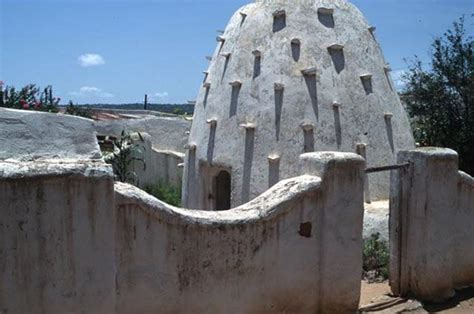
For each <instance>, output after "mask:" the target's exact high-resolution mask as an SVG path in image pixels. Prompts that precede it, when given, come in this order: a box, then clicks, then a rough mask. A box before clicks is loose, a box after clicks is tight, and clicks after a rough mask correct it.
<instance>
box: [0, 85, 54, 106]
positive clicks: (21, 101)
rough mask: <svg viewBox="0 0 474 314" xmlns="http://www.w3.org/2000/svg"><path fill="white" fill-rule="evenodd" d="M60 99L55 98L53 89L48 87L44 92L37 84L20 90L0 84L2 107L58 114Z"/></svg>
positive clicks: (0, 102) (0, 103)
mask: <svg viewBox="0 0 474 314" xmlns="http://www.w3.org/2000/svg"><path fill="white" fill-rule="evenodd" d="M60 101H61V99H60V98H56V97H53V88H52V87H51V86H48V87H46V88H45V89H44V90H43V91H41V89H40V88H39V87H37V86H36V85H35V84H29V85H26V86H25V87H23V88H22V89H20V90H17V89H16V88H15V87H11V86H5V87H3V82H1V83H0V107H6V108H13V109H23V110H36V111H46V112H58V111H59V110H58V105H59V102H60Z"/></svg>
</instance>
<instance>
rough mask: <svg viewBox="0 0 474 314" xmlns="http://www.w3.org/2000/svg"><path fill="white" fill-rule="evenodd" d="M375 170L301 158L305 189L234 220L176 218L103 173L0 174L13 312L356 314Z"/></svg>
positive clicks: (294, 186) (295, 184)
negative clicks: (367, 182) (368, 183)
mask: <svg viewBox="0 0 474 314" xmlns="http://www.w3.org/2000/svg"><path fill="white" fill-rule="evenodd" d="M364 168H365V162H364V160H363V159H362V158H361V157H359V156H357V155H353V154H342V153H321V154H308V155H303V156H302V157H301V173H302V174H304V175H302V176H300V177H296V178H292V179H288V180H285V181H282V182H280V183H278V184H277V185H276V186H275V187H273V188H272V189H270V190H269V191H267V192H266V193H265V194H263V195H261V196H260V197H258V198H257V199H255V200H253V201H251V202H250V203H248V204H245V205H243V206H241V207H238V208H235V209H232V210H229V211H224V212H210V211H195V210H188V209H182V208H175V207H171V206H169V205H166V204H164V203H162V202H160V201H159V200H157V199H155V198H153V197H151V196H149V195H148V194H146V193H144V192H143V191H141V190H139V189H137V188H135V187H132V186H130V185H126V184H121V183H117V184H115V192H114V183H113V182H112V173H111V170H110V168H109V166H107V165H104V164H103V163H102V162H100V161H82V162H78V163H73V162H72V161H70V162H67V163H66V162H64V161H61V160H58V161H57V162H54V161H49V162H43V163H39V162H34V163H24V162H23V163H18V162H16V163H15V162H0V209H1V215H0V235H1V237H0V241H1V244H2V245H1V246H0V248H1V250H0V308H1V309H2V310H4V311H7V312H8V313H206V312H207V313H212V312H214V313H225V312H228V313H255V312H271V313H288V312H295V313H314V312H315V311H321V312H327V313H334V312H355V311H356V310H357V307H358V302H359V294H360V274H361V269H362V216H363V178H364V176H363V171H364Z"/></svg>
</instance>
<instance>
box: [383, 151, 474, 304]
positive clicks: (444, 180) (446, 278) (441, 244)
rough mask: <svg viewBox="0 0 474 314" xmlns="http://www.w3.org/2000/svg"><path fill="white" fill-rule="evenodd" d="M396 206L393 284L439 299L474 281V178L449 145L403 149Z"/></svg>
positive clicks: (427, 298) (399, 290)
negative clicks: (403, 165)
mask: <svg viewBox="0 0 474 314" xmlns="http://www.w3.org/2000/svg"><path fill="white" fill-rule="evenodd" d="M398 161H399V162H400V163H406V162H408V163H409V164H410V166H409V167H408V168H406V169H404V170H400V171H397V172H394V174H393V177H392V193H391V194H392V196H391V204H390V207H391V208H390V244H391V245H390V248H391V256H390V285H391V287H392V291H393V292H394V293H395V294H397V295H403V296H406V295H414V296H415V297H416V298H417V299H419V300H422V301H431V302H439V301H442V300H445V299H447V298H450V297H452V296H453V295H454V293H455V289H459V288H463V287H466V286H470V285H474V249H473V248H474V180H473V178H472V177H470V176H469V175H467V174H465V173H462V172H459V171H458V155H457V153H456V152H454V151H452V150H449V149H441V148H420V149H416V150H413V151H403V152H400V154H399V156H398Z"/></svg>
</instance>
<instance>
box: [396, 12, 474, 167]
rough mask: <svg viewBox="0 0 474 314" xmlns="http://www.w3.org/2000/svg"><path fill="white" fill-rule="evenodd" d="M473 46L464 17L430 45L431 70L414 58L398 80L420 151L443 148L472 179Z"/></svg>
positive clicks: (473, 129)
mask: <svg viewBox="0 0 474 314" xmlns="http://www.w3.org/2000/svg"><path fill="white" fill-rule="evenodd" d="M473 48H474V42H473V39H472V37H468V36H467V35H466V29H465V27H464V17H462V18H460V19H459V21H456V22H454V24H453V29H451V30H448V31H447V32H446V33H445V34H444V35H443V36H442V37H439V38H435V40H434V42H433V44H432V61H431V69H428V70H425V69H424V68H423V66H422V62H421V61H420V60H419V59H418V58H417V57H415V60H414V61H413V62H412V64H411V65H410V67H409V70H408V72H407V73H406V74H405V75H404V77H403V79H404V81H405V83H406V88H405V90H404V94H405V98H406V102H407V109H408V112H409V114H410V116H411V117H412V122H413V129H414V134H415V138H416V140H417V141H418V142H419V143H420V144H421V145H422V146H439V147H449V148H452V149H454V150H456V151H457V152H458V153H459V157H460V158H459V159H460V168H461V169H463V170H464V171H466V172H469V173H471V174H474V55H473Z"/></svg>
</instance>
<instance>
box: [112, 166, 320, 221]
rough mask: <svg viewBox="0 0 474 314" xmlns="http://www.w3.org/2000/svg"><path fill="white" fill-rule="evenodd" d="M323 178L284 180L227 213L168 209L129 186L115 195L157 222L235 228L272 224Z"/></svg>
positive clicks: (121, 185) (119, 185)
mask: <svg viewBox="0 0 474 314" xmlns="http://www.w3.org/2000/svg"><path fill="white" fill-rule="evenodd" d="M321 182H322V181H321V178H319V177H315V176H309V175H303V176H299V177H296V178H291V179H288V180H283V181H281V182H279V183H278V184H276V185H275V186H274V187H272V188H271V189H269V190H267V191H266V192H264V193H263V194H262V195H260V196H258V197H257V198H255V199H254V200H252V201H250V202H248V203H246V204H243V205H241V206H239V207H236V208H233V209H230V210H226V211H205V210H194V209H184V208H177V207H174V206H171V205H168V204H166V203H164V202H162V201H160V200H158V199H157V198H155V197H153V196H151V195H149V194H147V193H146V192H144V191H142V190H140V189H138V188H136V187H134V186H132V185H129V184H125V183H120V182H116V183H115V192H116V194H118V195H120V196H122V197H123V198H124V199H123V200H122V201H121V203H120V201H119V203H118V204H117V205H118V206H119V207H120V205H129V204H135V205H138V206H139V207H140V209H141V210H143V211H145V212H147V213H148V214H151V215H153V216H154V217H155V218H157V219H166V220H167V221H168V222H174V223H176V224H201V225H213V224H227V225H228V224H233V225H243V224H247V223H249V222H256V221H262V220H270V219H272V218H274V217H276V216H278V215H281V214H283V213H285V212H286V211H287V210H288V209H289V206H288V205H290V204H294V203H295V201H296V200H298V199H300V198H302V197H303V196H304V195H307V194H308V193H313V192H316V191H318V190H319V189H320V187H321Z"/></svg>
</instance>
